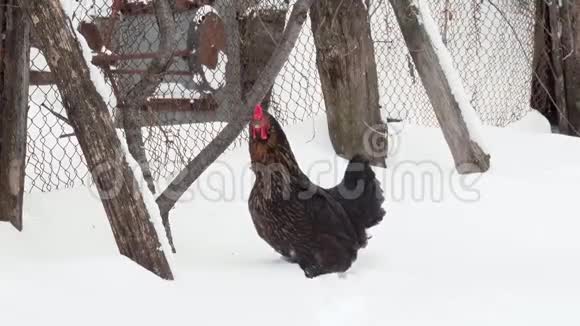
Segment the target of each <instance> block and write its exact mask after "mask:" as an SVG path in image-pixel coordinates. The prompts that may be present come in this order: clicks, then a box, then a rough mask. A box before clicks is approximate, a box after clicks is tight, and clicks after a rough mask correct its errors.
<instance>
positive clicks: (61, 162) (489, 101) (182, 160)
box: [26, 0, 535, 192]
mask: <svg viewBox="0 0 580 326" xmlns="http://www.w3.org/2000/svg"><path fill="white" fill-rule="evenodd" d="M121 2H122V3H123V4H124V6H123V7H122V8H121V9H119V8H116V9H118V10H119V15H118V16H116V15H115V14H114V13H115V10H114V8H113V5H114V0H78V1H75V2H72V1H71V3H70V4H69V8H66V10H67V11H68V12H69V13H72V20H73V26H75V27H78V28H79V29H80V30H81V31H82V32H83V35H85V37H86V38H87V42H88V43H89V46H91V48H92V49H93V53H94V55H95V57H94V59H93V62H96V63H99V64H100V65H101V67H105V68H104V69H103V72H104V74H105V76H106V77H107V78H106V80H107V84H108V87H107V90H106V92H108V93H109V94H108V96H106V98H105V100H106V101H107V104H108V105H109V107H110V110H111V113H112V115H113V117H114V120H115V122H116V123H117V124H118V125H119V126H121V124H122V123H121V121H122V115H123V108H122V105H120V103H117V101H119V98H121V99H122V98H123V96H125V95H126V94H127V93H128V92H130V91H131V89H132V88H133V87H135V85H137V83H138V82H139V80H140V79H141V77H142V76H143V75H144V73H145V71H146V70H147V68H148V66H149V64H150V63H151V60H153V59H154V58H155V55H154V54H155V52H157V51H158V49H159V44H160V40H159V31H158V27H157V23H156V19H155V16H154V15H152V14H151V7H150V3H149V1H147V0H133V1H131V0H123V1H121ZM193 2H196V1H194V0H178V1H176V6H178V7H179V6H185V7H186V6H187V5H188V4H192V3H193ZM428 2H429V4H430V6H431V9H432V12H433V13H434V15H436V17H435V18H436V19H437V21H438V23H439V26H440V30H441V32H442V34H443V38H444V40H445V43H446V44H447V46H448V48H449V50H450V52H451V54H452V55H453V57H454V60H455V63H456V65H457V68H458V69H459V71H460V73H461V76H462V78H463V80H464V83H465V85H466V88H467V90H468V91H469V92H471V98H472V104H473V106H474V108H475V109H476V110H477V112H478V113H479V116H480V117H481V119H482V121H483V122H484V123H485V124H487V125H493V126H502V127H503V126H506V125H508V124H509V123H511V122H514V121H517V120H519V119H520V118H521V117H522V116H523V115H525V113H526V112H527V111H528V110H529V107H530V105H529V102H530V90H531V87H530V83H531V79H532V69H531V60H532V59H531V58H532V51H533V32H534V17H535V14H534V6H533V3H531V1H518V0H493V1H491V0H462V1H450V0H445V1H444V0H441V1H439V0H430V1H428ZM232 4H235V5H237V6H240V8H238V12H239V13H241V15H240V16H238V17H237V19H238V20H239V22H240V34H241V39H242V52H244V51H259V50H260V49H259V47H260V46H266V45H265V44H263V43H259V44H257V46H258V48H257V49H251V45H250V46H249V47H250V49H246V48H245V46H246V45H247V44H245V43H244V40H245V39H246V38H248V37H252V35H250V34H251V33H253V32H252V31H254V30H265V31H272V33H279V32H281V31H276V28H278V27H280V28H283V24H284V18H286V19H287V16H288V15H289V13H290V11H291V9H292V8H291V4H288V3H287V1H285V0H262V1H258V0H244V1H233V0H221V1H220V0H216V1H215V3H214V4H213V6H212V7H209V6H204V7H201V8H199V9H191V8H185V7H184V8H181V10H178V9H179V8H176V10H177V11H178V14H176V16H175V18H176V23H177V32H178V35H176V37H177V38H178V48H177V49H176V57H175V59H174V61H173V63H172V65H171V67H169V69H168V72H167V73H166V74H165V76H164V81H163V82H162V83H161V85H160V86H159V87H158V88H157V90H156V91H155V93H154V94H153V95H152V96H151V98H150V103H151V105H149V106H148V107H147V108H145V109H143V110H141V111H139V113H138V114H139V115H140V116H141V119H140V121H141V122H140V123H141V124H142V125H143V128H142V131H143V138H144V142H145V148H146V153H147V157H148V158H149V161H150V162H149V163H150V166H151V171H152V173H153V176H154V178H155V179H156V180H159V179H168V178H171V176H173V175H175V174H176V173H177V172H179V171H180V170H181V169H182V168H183V167H184V166H185V165H186V164H187V162H189V161H190V160H191V159H192V158H193V157H195V156H196V155H197V154H198V153H199V152H200V151H201V150H202V149H203V148H204V147H205V146H206V145H207V144H208V143H209V142H210V141H211V140H212V139H213V138H214V137H215V136H216V135H217V134H218V133H219V132H220V131H221V130H222V128H223V127H224V126H225V125H226V123H227V121H228V119H233V118H235V117H231V116H230V115H231V114H229V113H227V112H225V113H220V112H217V111H215V106H216V105H217V104H218V102H219V97H220V92H222V91H223V85H224V83H225V67H226V62H227V58H226V57H225V55H223V53H222V52H221V51H220V50H223V48H224V47H225V46H226V44H225V42H224V39H223V38H221V39H220V37H219V35H223V33H222V32H223V31H221V30H220V25H219V24H217V23H216V21H219V20H220V19H225V17H224V16H223V14H224V12H228V11H227V10H226V8H227V6H231V5H232ZM256 9H260V12H262V13H264V12H265V13H270V14H269V15H265V16H263V17H261V18H260V19H259V20H257V21H253V20H251V19H250V18H249V17H252V12H256ZM368 11H369V16H370V21H371V28H372V37H373V40H374V44H375V55H376V61H377V69H378V76H379V92H380V96H381V110H382V112H383V116H384V117H385V118H393V119H401V120H405V121H407V122H409V123H414V124H419V125H424V126H437V120H436V118H435V115H434V112H433V109H432V107H431V104H430V103H429V100H428V98H427V95H426V94H425V90H424V88H423V87H422V85H421V80H420V79H419V76H418V74H417V72H416V71H415V69H414V67H413V62H412V60H411V57H410V56H409V53H408V50H407V48H406V46H405V43H404V40H403V37H402V35H401V33H400V31H399V28H398V25H397V22H396V19H395V16H394V13H393V12H392V10H391V8H390V5H389V3H388V0H371V1H370V5H369V6H368ZM280 12H282V13H284V15H285V16H286V17H284V15H283V16H282V20H281V22H280V17H278V16H276V15H279V14H280ZM272 13H274V14H272ZM114 17H118V18H114ZM252 24H266V25H267V26H266V25H263V26H260V25H258V26H253V25H252ZM260 27H269V28H260ZM222 28H223V26H222ZM95 31H96V32H95ZM268 33H269V32H268ZM91 35H92V37H91ZM268 36H269V37H270V38H274V39H275V37H273V35H271V34H269V35H268ZM274 36H275V35H274ZM266 43H267V42H266ZM244 58H245V60H246V61H247V62H242V67H251V66H252V65H256V64H257V65H260V64H263V62H253V61H252V60H254V59H255V58H254V57H253V56H252V55H246V56H244V55H242V59H243V60H244ZM253 58H254V59H253ZM255 60H259V59H255ZM199 62H203V63H204V64H199ZM31 67H32V71H36V72H47V71H48V70H49V69H48V67H47V64H46V61H45V60H44V58H43V57H42V54H41V53H40V52H39V51H38V50H37V49H36V48H33V49H32V53H31ZM242 70H243V74H242V76H241V77H242V82H244V81H245V78H250V77H247V76H251V73H248V72H247V71H244V69H242ZM254 77H255V76H254ZM105 95H107V94H105ZM79 96H82V94H79ZM269 106H270V112H272V113H273V114H274V115H275V116H276V118H277V119H278V120H280V121H281V123H282V124H283V125H291V124H293V123H297V122H300V121H304V120H307V119H311V118H313V117H315V116H317V115H319V114H321V113H324V100H323V96H322V91H321V86H320V80H319V78H318V71H317V68H316V50H315V47H314V40H313V37H312V31H311V29H310V24H309V21H307V24H306V25H305V27H304V29H303V31H302V34H301V35H300V37H299V39H298V42H297V44H296V47H295V48H294V50H293V51H292V53H291V55H290V58H289V60H288V62H287V63H286V64H285V66H284V68H283V69H282V71H281V73H280V75H279V77H278V78H277V79H276V82H275V85H274V87H273V89H272V94H271V97H270V100H269ZM136 114H137V113H136ZM65 116H66V114H65V112H64V109H63V107H62V103H61V98H60V95H59V93H58V89H57V88H56V86H55V85H51V84H49V83H44V84H43V85H35V86H31V88H30V111H29V140H28V162H27V171H26V172H27V179H26V190H27V191H28V192H31V191H43V192H48V191H54V190H58V189H64V188H69V187H73V186H78V185H88V184H90V183H91V178H90V174H89V171H88V169H87V166H86V163H85V161H84V158H83V156H82V153H81V150H80V147H79V145H78V142H77V140H76V138H75V137H74V135H73V134H72V128H71V127H70V126H69V125H68V122H67V120H66V118H65ZM246 140H247V133H244V134H242V135H240V137H239V138H238V140H237V141H236V142H235V143H234V144H233V145H232V147H237V146H241V145H243V144H244V143H245V141H246Z"/></svg>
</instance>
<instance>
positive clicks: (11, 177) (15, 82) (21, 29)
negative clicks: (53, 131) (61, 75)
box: [0, 0, 30, 231]
mask: <svg viewBox="0 0 580 326" xmlns="http://www.w3.org/2000/svg"><path fill="white" fill-rule="evenodd" d="M6 4H7V5H8V9H7V15H6V16H5V19H6V20H5V25H4V26H5V27H6V29H5V33H6V34H5V35H6V44H9V45H10V46H6V47H5V48H6V52H5V55H4V57H3V59H4V60H3V64H4V66H5V67H4V68H3V78H4V83H3V85H2V89H1V93H2V95H1V102H2V105H1V109H0V139H1V145H0V220H7V221H10V222H11V223H12V225H14V227H15V228H16V229H18V230H20V231H22V207H23V200H24V199H23V194H24V175H25V166H26V123H27V114H28V85H29V73H28V72H29V66H30V65H29V63H30V23H29V19H28V17H27V16H26V15H25V13H24V12H23V11H22V10H21V9H20V8H18V7H17V3H16V0H10V1H7V2H6Z"/></svg>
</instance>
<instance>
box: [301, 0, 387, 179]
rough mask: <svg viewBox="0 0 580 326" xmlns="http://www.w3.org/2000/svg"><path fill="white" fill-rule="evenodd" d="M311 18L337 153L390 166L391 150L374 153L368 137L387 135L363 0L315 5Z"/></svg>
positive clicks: (331, 0)
mask: <svg viewBox="0 0 580 326" xmlns="http://www.w3.org/2000/svg"><path fill="white" fill-rule="evenodd" d="M310 19H311V22H312V32H313V34H314V43H315V45H316V65H317V67H318V73H319V75H320V83H321V86H322V93H323V95H324V102H325V104H326V116H327V120H328V131H329V135H330V140H331V143H332V146H333V147H334V150H335V152H336V153H337V154H338V155H340V156H343V157H345V158H347V159H350V158H352V157H353V156H354V155H356V154H362V155H364V156H365V157H367V158H368V159H369V161H370V162H371V164H373V165H376V166H381V167H385V157H386V153H387V151H386V149H385V148H381V150H375V149H374V148H373V146H372V144H369V143H368V141H369V139H368V137H366V136H367V135H368V131H369V127H373V126H374V127H375V128H380V129H381V132H386V130H384V129H385V127H386V125H385V124H384V123H383V121H382V119H381V112H380V106H379V88H378V76H377V65H376V61H375V50H374V45H373V40H372V38H371V28H370V22H369V20H370V17H369V13H368V10H367V7H366V4H365V3H364V2H363V1H361V0H358V1H343V0H320V1H316V2H315V3H314V5H313V6H312V11H311V14H310ZM384 145H385V147H386V139H385V142H384Z"/></svg>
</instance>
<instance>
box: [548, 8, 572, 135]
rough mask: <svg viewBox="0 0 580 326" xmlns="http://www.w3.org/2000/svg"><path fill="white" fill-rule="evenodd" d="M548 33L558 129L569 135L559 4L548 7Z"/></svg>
mask: <svg viewBox="0 0 580 326" xmlns="http://www.w3.org/2000/svg"><path fill="white" fill-rule="evenodd" d="M548 10H549V12H550V31H551V33H550V34H551V36H552V66H553V68H554V71H553V72H554V100H555V101H556V106H557V109H558V127H559V129H560V132H561V133H563V134H569V132H570V131H569V129H570V128H569V126H568V113H567V109H568V107H567V105H566V85H565V84H564V67H563V55H562V39H561V33H562V23H561V16H560V4H559V2H558V1H552V2H551V4H550V5H549V9H548Z"/></svg>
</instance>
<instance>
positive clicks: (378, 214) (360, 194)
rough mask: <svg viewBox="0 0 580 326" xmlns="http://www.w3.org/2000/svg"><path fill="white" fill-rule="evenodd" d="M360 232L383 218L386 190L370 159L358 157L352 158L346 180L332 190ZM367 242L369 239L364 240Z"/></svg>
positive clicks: (345, 175) (363, 233) (361, 233)
mask: <svg viewBox="0 0 580 326" xmlns="http://www.w3.org/2000/svg"><path fill="white" fill-rule="evenodd" d="M333 192H334V195H335V198H339V201H340V202H341V203H342V204H343V205H342V206H343V207H344V209H345V211H346V212H347V214H348V215H349V217H350V219H351V221H352V223H353V224H354V226H355V227H356V229H357V231H358V233H359V234H360V235H364V236H365V237H366V232H365V230H366V229H368V228H370V227H373V226H375V225H377V224H378V223H379V222H381V221H382V220H383V217H384V216H385V210H384V209H383V207H382V206H383V202H384V201H385V198H384V195H383V190H382V188H381V185H380V183H379V181H378V180H377V179H376V176H375V173H374V171H373V170H372V168H371V166H370V164H369V162H368V160H366V159H365V158H363V157H362V156H359V155H357V156H355V157H353V158H352V159H351V160H350V163H349V164H348V167H347V169H346V172H345V174H344V179H343V181H342V183H341V184H340V185H338V186H337V187H336V188H334V189H333ZM363 241H364V242H365V243H366V238H365V239H364V240H363Z"/></svg>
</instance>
